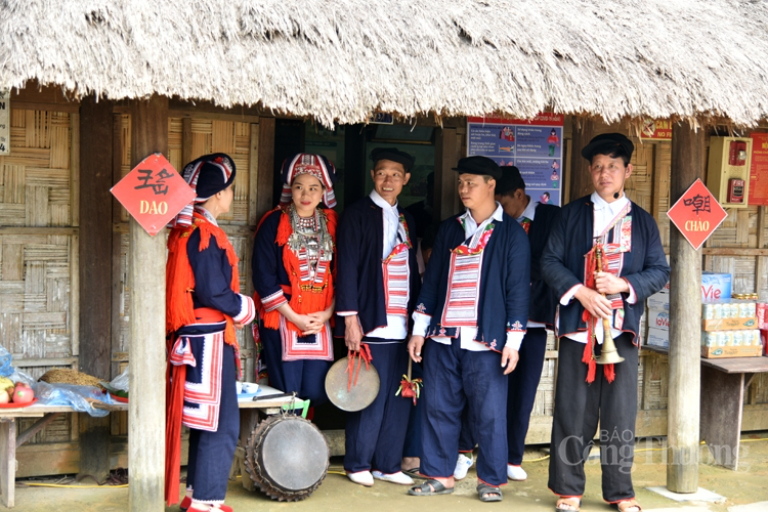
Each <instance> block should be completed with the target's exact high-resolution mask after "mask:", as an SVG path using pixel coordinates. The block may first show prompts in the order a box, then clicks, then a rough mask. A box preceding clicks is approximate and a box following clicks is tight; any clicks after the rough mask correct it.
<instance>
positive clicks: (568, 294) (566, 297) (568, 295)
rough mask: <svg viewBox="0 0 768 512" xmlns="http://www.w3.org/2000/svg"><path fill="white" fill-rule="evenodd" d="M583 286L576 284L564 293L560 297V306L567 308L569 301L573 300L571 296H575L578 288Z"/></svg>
mask: <svg viewBox="0 0 768 512" xmlns="http://www.w3.org/2000/svg"><path fill="white" fill-rule="evenodd" d="M582 286H584V285H583V284H576V285H574V286H573V287H572V288H571V289H570V290H568V291H567V292H565V295H563V296H562V297H560V304H562V305H563V306H567V305H568V304H570V302H571V300H572V299H573V296H574V295H576V292H577V291H579V288H581V287H582Z"/></svg>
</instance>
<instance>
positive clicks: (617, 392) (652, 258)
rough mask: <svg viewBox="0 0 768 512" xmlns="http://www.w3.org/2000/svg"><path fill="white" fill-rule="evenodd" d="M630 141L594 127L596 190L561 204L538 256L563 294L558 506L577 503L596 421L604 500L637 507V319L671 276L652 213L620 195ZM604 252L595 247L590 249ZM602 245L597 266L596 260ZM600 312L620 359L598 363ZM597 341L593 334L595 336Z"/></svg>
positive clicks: (554, 461)
mask: <svg viewBox="0 0 768 512" xmlns="http://www.w3.org/2000/svg"><path fill="white" fill-rule="evenodd" d="M633 150H634V144H632V142H631V141H630V140H629V139H628V138H627V137H626V136H624V135H622V134H620V133H608V134H602V135H598V136H597V137H595V138H594V139H592V141H590V143H589V144H588V145H587V146H586V147H584V149H582V151H581V154H582V156H583V157H584V158H586V159H587V160H589V162H590V166H589V171H590V174H591V177H592V184H593V185H594V188H595V191H594V192H593V193H592V194H591V195H589V196H586V197H582V198H581V199H577V200H576V201H572V202H571V203H569V204H568V205H566V206H565V207H563V209H562V211H561V215H560V219H559V221H558V222H557V223H556V224H555V226H554V227H553V229H552V232H551V233H550V236H549V240H548V242H547V246H546V248H545V250H544V254H543V255H542V258H541V272H542V276H543V278H544V280H545V281H546V282H547V284H548V285H549V286H550V287H551V288H552V289H553V291H554V292H555V296H556V297H557V298H558V299H559V302H560V305H559V306H558V315H557V320H556V329H557V335H558V336H559V339H560V346H559V352H558V360H559V361H558V374H557V387H556V392H555V411H554V421H553V426H552V444H551V454H552V456H551V459H550V464H549V488H550V489H551V490H552V491H553V492H554V493H555V494H557V495H559V496H560V499H559V500H558V502H557V510H562V511H571V510H578V509H579V505H580V500H581V496H582V494H583V493H584V485H585V481H586V479H585V475H584V462H585V457H586V456H588V454H589V451H590V447H591V445H592V443H593V441H592V439H593V438H594V436H595V433H596V431H597V424H598V421H599V422H600V442H601V447H600V459H601V466H602V474H603V479H602V487H603V499H605V500H606V501H607V502H609V503H611V504H615V505H616V507H617V508H618V510H619V511H620V512H639V510H640V507H639V505H637V502H636V501H635V491H634V489H633V487H632V475H631V471H632V462H633V458H634V440H635V419H636V417H637V366H638V346H639V340H638V339H637V333H638V324H639V321H640V317H641V316H642V314H643V302H644V301H645V299H646V298H648V297H649V296H650V295H652V294H654V293H656V292H657V291H659V290H660V289H661V288H662V287H663V286H664V284H665V283H666V282H667V280H668V279H669V265H667V261H666V258H665V256H664V249H663V248H662V246H661V240H660V239H659V230H658V228H657V226H656V221H655V220H654V219H653V217H651V215H650V214H649V213H648V212H646V211H645V210H643V209H642V208H640V207H639V206H638V205H636V204H635V203H633V202H631V201H630V200H629V199H628V198H627V197H626V195H625V194H624V183H625V181H626V179H627V178H629V176H630V175H631V174H632V164H630V163H629V162H630V159H631V157H632V151H633ZM598 247H599V248H600V249H601V251H596V250H595V249H596V248H598ZM600 253H602V258H601V259H602V270H603V271H602V272H597V271H596V270H597V260H598V258H600ZM603 319H607V320H608V322H609V323H610V327H611V329H610V330H611V332H610V333H606V335H607V336H611V338H613V340H614V342H615V344H616V347H617V349H618V351H619V354H620V355H621V356H622V357H623V358H624V362H622V363H621V364H619V365H618V366H616V368H614V365H596V364H595V358H596V357H597V356H598V354H599V353H600V351H601V350H600V348H601V343H602V342H603V339H604V333H603ZM595 342H597V343H595Z"/></svg>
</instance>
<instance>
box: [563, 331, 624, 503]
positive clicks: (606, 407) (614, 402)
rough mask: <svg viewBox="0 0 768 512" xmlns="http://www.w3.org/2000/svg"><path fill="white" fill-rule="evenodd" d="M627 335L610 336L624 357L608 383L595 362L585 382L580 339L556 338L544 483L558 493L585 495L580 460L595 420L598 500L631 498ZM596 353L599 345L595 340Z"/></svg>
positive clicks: (590, 443) (583, 458) (584, 455)
mask: <svg viewBox="0 0 768 512" xmlns="http://www.w3.org/2000/svg"><path fill="white" fill-rule="evenodd" d="M631 339H632V336H631V334H622V335H621V336H619V337H618V338H616V339H615V340H614V341H615V342H616V347H617V349H618V351H619V354H620V355H621V356H622V357H624V359H625V360H624V362H622V363H619V364H617V365H615V369H616V380H614V381H613V382H612V383H610V384H609V383H608V381H607V380H605V377H604V376H603V367H602V366H601V365H597V374H596V376H595V381H594V382H593V383H592V384H587V382H586V377H587V365H586V364H584V363H582V362H581V358H582V355H583V352H584V344H583V343H578V342H576V341H573V340H571V339H568V338H565V337H563V338H560V350H559V353H558V358H559V362H558V373H557V387H556V388H555V411H554V421H553V425H552V443H551V446H550V450H551V456H550V460H549V484H548V485H549V488H550V489H551V490H552V491H553V492H554V493H555V494H558V495H560V496H578V497H581V496H582V495H583V494H584V486H585V484H586V477H585V475H584V463H585V462H586V460H587V458H588V457H589V451H590V449H591V448H592V446H593V444H594V441H593V439H594V437H595V433H596V432H597V424H598V422H599V423H600V437H599V439H600V466H601V469H602V475H603V479H602V488H603V499H604V500H605V501H607V502H609V503H615V502H617V501H621V500H627V499H631V498H633V497H634V496H635V491H634V488H633V487H632V474H631V472H632V462H633V460H634V451H635V420H636V418H637V365H638V348H637V347H636V346H634V345H633V344H632V341H631ZM595 352H596V353H597V354H599V353H600V346H599V345H598V344H595Z"/></svg>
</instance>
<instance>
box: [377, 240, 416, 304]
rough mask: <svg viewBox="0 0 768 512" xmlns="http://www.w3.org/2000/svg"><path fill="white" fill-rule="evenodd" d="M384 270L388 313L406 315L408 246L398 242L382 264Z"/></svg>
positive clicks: (408, 269) (408, 295)
mask: <svg viewBox="0 0 768 512" xmlns="http://www.w3.org/2000/svg"><path fill="white" fill-rule="evenodd" d="M382 268H383V271H384V297H385V299H386V302H387V314H388V315H402V316H407V315H408V299H409V298H410V293H409V291H410V290H409V286H408V285H409V281H410V277H411V276H410V268H409V266H408V246H407V245H406V244H404V243H401V244H398V245H397V246H396V247H395V248H394V249H393V250H392V254H390V255H389V257H388V258H387V259H386V260H384V263H383V264H382Z"/></svg>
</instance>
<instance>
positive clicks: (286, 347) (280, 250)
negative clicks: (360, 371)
mask: <svg viewBox="0 0 768 512" xmlns="http://www.w3.org/2000/svg"><path fill="white" fill-rule="evenodd" d="M281 177H282V179H283V183H284V185H283V194H282V197H281V199H280V204H279V205H278V206H277V208H275V209H274V210H272V211H271V212H269V213H267V214H266V215H265V216H264V218H263V219H262V220H261V223H260V225H259V227H258V229H257V230H256V241H255V243H254V248H253V260H252V265H253V286H254V289H255V290H256V293H255V295H256V297H257V298H258V300H257V303H258V308H259V316H260V322H259V330H258V334H259V338H260V341H261V346H262V354H261V355H262V357H263V361H264V362H265V363H266V367H267V375H268V376H269V384H270V385H271V386H273V387H275V388H277V389H279V390H281V391H284V392H286V393H290V392H295V393H296V394H297V395H298V396H299V397H301V398H303V399H309V400H310V401H312V403H313V404H314V405H318V404H320V403H323V402H325V401H326V400H327V396H326V394H325V385H324V381H325V375H326V373H328V369H329V368H330V366H331V363H332V362H333V338H332V336H331V325H330V319H331V316H332V315H333V309H334V304H335V299H334V286H333V281H334V272H333V270H334V268H333V266H334V253H335V240H336V223H337V222H336V221H337V217H336V212H334V211H333V210H331V208H333V207H334V206H335V205H336V200H335V197H334V195H333V183H334V181H335V179H336V173H335V169H334V167H333V164H332V163H331V162H330V161H328V160H327V159H326V158H325V157H323V156H321V155H313V154H307V153H300V154H298V155H296V156H294V157H293V158H290V159H287V160H286V161H285V162H284V163H283V167H282V170H281ZM321 202H322V203H324V204H325V206H326V207H327V208H320V207H319V206H320V203H321Z"/></svg>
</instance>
